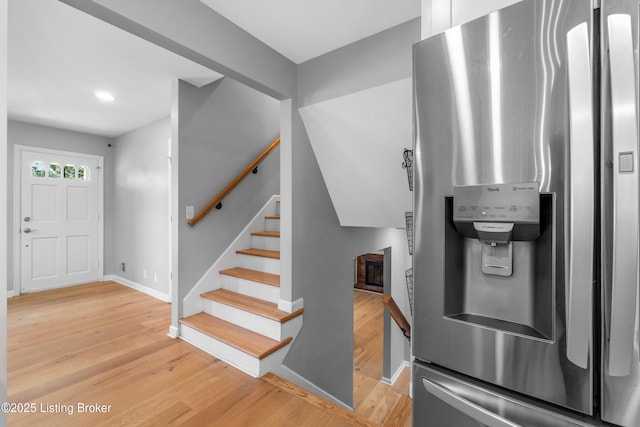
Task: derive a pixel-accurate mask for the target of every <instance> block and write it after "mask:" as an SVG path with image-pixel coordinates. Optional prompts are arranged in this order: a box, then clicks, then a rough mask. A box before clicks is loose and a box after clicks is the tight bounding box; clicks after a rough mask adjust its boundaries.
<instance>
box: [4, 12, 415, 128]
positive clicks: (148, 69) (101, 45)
mask: <svg viewBox="0 0 640 427" xmlns="http://www.w3.org/2000/svg"><path fill="white" fill-rule="evenodd" d="M202 1H203V2H204V3H205V4H207V5H208V6H209V7H212V8H214V9H215V10H216V11H217V12H218V13H220V14H222V15H223V16H225V17H227V19H229V20H230V21H232V22H234V23H235V24H236V25H238V26H240V27H242V28H243V29H245V31H247V32H249V33H250V34H252V35H254V36H255V37H257V38H258V39H260V40H262V41H263V42H264V43H266V44H267V45H269V46H271V47H272V48H274V49H275V50H276V51H278V52H280V53H281V54H282V55H284V56H286V57H288V58H289V59H291V60H292V61H293V62H296V63H300V62H303V61H306V60H308V59H310V58H313V57H316V56H318V55H321V54H323V53H326V52H328V51H331V50H334V49H337V48H339V47H341V46H344V45H347V44H349V43H352V42H354V41H357V40H360V39H362V38H365V37H368V36H370V35H372V34H375V33H377V32H380V31H382V30H385V29H387V28H390V27H393V26H395V25H398V24H401V23H403V22H406V21H408V20H410V19H413V18H415V17H417V16H419V14H420V0H347V1H345V0H323V1H319V0H269V1H263V0H243V1H236V0H202ZM8 31H9V48H8V57H9V69H8V73H9V78H8V94H7V104H8V105H7V106H8V110H9V118H10V119H13V120H21V121H26V122H32V123H37V124H43V125H48V126H54V127H59V128H63V129H70V130H76V131H81V132H88V133H92V134H96V135H104V136H111V137H113V136H117V135H121V134H123V133H125V132H128V131H131V130H133V129H136V128H137V127H139V126H142V125H144V124H147V123H150V122H152V121H155V120H157V119H159V118H162V117H165V116H167V115H169V114H170V108H171V82H173V81H175V80H176V79H178V78H181V79H183V80H187V81H190V82H191V83H192V84H195V85H197V86H202V85H204V84H207V83H209V82H212V81H214V80H217V79H218V78H220V77H222V76H221V75H220V74H218V73H215V72H213V71H211V70H209V69H207V68H205V67H202V66H200V65H198V64H195V63H193V62H191V61H188V60H186V59H184V58H182V57H180V56H178V55H175V54H173V53H171V52H168V51H166V50H164V49H162V48H159V47H157V46H156V45H153V44H151V43H149V42H147V41H144V40H142V39H140V38H138V37H136V36H133V35H131V34H129V33H126V32H125V31H122V30H120V29H118V28H115V27H113V26H111V25H109V24H106V23H104V22H103V21H100V20H98V19H96V18H94V17H91V16H89V15H87V14H85V13H83V12H80V11H78V10H76V9H74V8H72V7H70V6H68V5H66V4H64V3H61V2H59V1H56V0H9V28H8ZM95 90H107V91H110V92H112V93H113V95H114V96H115V97H116V101H115V102H113V103H111V104H105V103H103V102H100V101H98V100H97V99H96V98H95V97H94V95H93V92H94V91H95Z"/></svg>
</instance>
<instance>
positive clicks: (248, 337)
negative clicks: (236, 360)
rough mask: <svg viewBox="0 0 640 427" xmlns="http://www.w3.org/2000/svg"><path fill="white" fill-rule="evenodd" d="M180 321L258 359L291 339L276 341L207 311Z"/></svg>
mask: <svg viewBox="0 0 640 427" xmlns="http://www.w3.org/2000/svg"><path fill="white" fill-rule="evenodd" d="M180 322H181V323H183V324H185V325H188V326H191V327H192V328H194V329H197V330H198V331H200V332H202V333H204V334H206V335H209V336H210V337H212V338H215V339H217V340H219V341H222V342H224V343H225V344H228V345H230V346H232V347H234V348H236V349H238V350H240V351H242V352H244V353H247V354H249V355H251V356H253V357H255V358H257V359H260V360H262V359H264V358H265V357H267V356H269V355H270V354H272V353H274V352H275V351H277V350H279V349H281V348H282V347H284V346H286V345H287V344H289V343H290V342H291V340H292V338H291V337H287V338H285V339H283V340H282V341H276V340H273V339H271V338H268V337H265V336H264V335H260V334H258V333H255V332H253V331H250V330H248V329H245V328H242V327H240V326H238V325H234V324H233V323H229V322H227V321H225V320H222V319H219V318H217V317H214V316H211V315H209V314H207V313H198V314H194V315H193V316H189V317H186V318H184V319H181V320H180Z"/></svg>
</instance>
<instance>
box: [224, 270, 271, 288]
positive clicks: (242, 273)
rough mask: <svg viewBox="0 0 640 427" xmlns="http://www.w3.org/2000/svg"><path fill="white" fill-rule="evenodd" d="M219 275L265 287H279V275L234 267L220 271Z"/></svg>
mask: <svg viewBox="0 0 640 427" xmlns="http://www.w3.org/2000/svg"><path fill="white" fill-rule="evenodd" d="M220 274H224V275H225V276H231V277H237V278H238V279H246V280H251V281H252V282H259V283H264V284H265V285H271V286H280V275H278V274H273V273H266V272H264V271H258V270H251V269H249V268H242V267H234V268H229V269H226V270H221V271H220Z"/></svg>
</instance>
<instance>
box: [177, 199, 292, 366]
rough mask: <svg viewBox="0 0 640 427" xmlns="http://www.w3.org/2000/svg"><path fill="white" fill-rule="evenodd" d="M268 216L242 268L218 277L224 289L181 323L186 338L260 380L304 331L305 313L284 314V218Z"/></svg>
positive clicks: (207, 295) (244, 253)
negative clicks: (200, 310)
mask: <svg viewBox="0 0 640 427" xmlns="http://www.w3.org/2000/svg"><path fill="white" fill-rule="evenodd" d="M273 208H274V209H273V210H274V211H275V212H276V213H275V214H273V215H265V216H264V219H263V221H264V230H260V231H253V232H250V242H251V243H250V247H249V248H245V249H238V250H235V254H236V257H235V261H236V262H237V265H236V266H235V267H231V268H224V269H220V270H219V271H218V274H217V276H218V280H219V283H217V284H214V285H213V286H212V288H213V289H212V290H209V291H207V292H203V293H201V294H200V299H201V302H202V312H200V313H196V314H193V315H191V316H187V317H185V318H183V319H181V320H180V323H181V338H183V339H184V340H186V341H188V342H190V343H192V344H193V345H195V346H197V347H199V348H201V349H203V350H205V351H207V352H208V353H210V354H212V355H214V356H216V357H217V358H219V359H221V360H224V361H225V362H227V363H229V364H231V365H233V366H235V367H237V368H239V369H241V370H243V371H245V372H246V373H248V374H250V375H252V376H254V377H260V376H262V375H264V374H266V373H267V372H269V371H271V370H273V369H274V368H275V367H276V366H278V365H279V364H280V363H281V362H282V359H283V358H284V356H285V355H286V353H287V351H288V348H289V346H290V344H291V342H292V340H293V338H294V337H295V336H296V335H297V333H298V332H299V331H300V328H301V327H302V313H303V311H304V309H300V310H297V311H294V312H292V313H288V312H286V311H283V310H280V309H278V301H279V298H280V275H279V273H280V216H279V215H278V214H277V212H278V211H279V201H276V202H275V203H274V207H273Z"/></svg>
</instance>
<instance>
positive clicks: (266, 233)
mask: <svg viewBox="0 0 640 427" xmlns="http://www.w3.org/2000/svg"><path fill="white" fill-rule="evenodd" d="M251 235H252V236H262V237H280V232H279V231H254V232H253V233H251Z"/></svg>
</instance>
